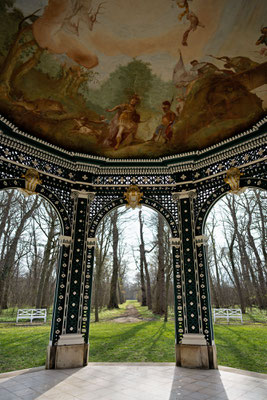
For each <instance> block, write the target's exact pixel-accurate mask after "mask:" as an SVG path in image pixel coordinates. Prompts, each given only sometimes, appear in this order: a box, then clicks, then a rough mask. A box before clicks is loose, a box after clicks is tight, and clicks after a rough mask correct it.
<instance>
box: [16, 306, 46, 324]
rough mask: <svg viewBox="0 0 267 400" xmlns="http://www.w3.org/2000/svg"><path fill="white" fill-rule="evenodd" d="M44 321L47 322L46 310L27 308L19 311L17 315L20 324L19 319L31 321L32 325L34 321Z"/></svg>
mask: <svg viewBox="0 0 267 400" xmlns="http://www.w3.org/2000/svg"><path fill="white" fill-rule="evenodd" d="M37 318H38V319H43V320H44V322H46V308H39V309H38V308H37V309H35V308H27V309H19V310H18V313H17V320H16V323H18V320H19V319H30V320H31V323H32V321H33V319H37Z"/></svg>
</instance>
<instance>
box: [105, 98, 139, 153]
mask: <svg viewBox="0 0 267 400" xmlns="http://www.w3.org/2000/svg"><path fill="white" fill-rule="evenodd" d="M139 103H140V97H139V96H138V95H136V94H135V95H133V96H132V98H131V100H130V102H129V103H126V104H119V105H117V106H115V107H113V108H112V109H108V110H107V111H108V112H114V111H117V113H116V115H115V116H114V117H113V119H112V120H111V122H110V125H109V135H108V137H107V138H106V140H105V141H104V144H108V145H112V146H113V145H114V144H115V146H114V150H118V148H119V146H120V144H121V142H122V140H123V139H125V138H126V137H128V136H129V135H132V139H134V137H135V135H136V132H137V128H138V123H139V122H140V115H139V114H138V113H137V111H136V107H137V105H138V104H139Z"/></svg>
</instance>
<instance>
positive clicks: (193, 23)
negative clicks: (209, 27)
mask: <svg viewBox="0 0 267 400" xmlns="http://www.w3.org/2000/svg"><path fill="white" fill-rule="evenodd" d="M188 1H189V0H182V1H181V0H177V1H176V4H177V7H178V8H184V9H185V10H184V11H183V12H182V13H181V14H179V15H178V19H179V21H181V20H182V19H183V17H184V16H186V19H187V20H188V21H189V22H190V26H189V28H188V29H187V30H186V31H185V32H184V34H183V39H182V45H183V46H188V44H187V40H188V36H189V33H190V32H191V31H192V32H194V31H195V30H196V29H197V27H198V26H200V27H201V28H205V25H203V24H202V23H201V22H200V21H199V19H198V17H197V15H196V14H195V13H194V12H193V11H190V9H189V5H188ZM190 1H192V0H190Z"/></svg>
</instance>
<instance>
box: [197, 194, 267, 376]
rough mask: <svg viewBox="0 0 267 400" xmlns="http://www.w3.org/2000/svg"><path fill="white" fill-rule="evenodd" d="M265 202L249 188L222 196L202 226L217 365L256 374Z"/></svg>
mask: <svg viewBox="0 0 267 400" xmlns="http://www.w3.org/2000/svg"><path fill="white" fill-rule="evenodd" d="M266 199H267V193H266V191H263V190H260V189H253V188H248V189H247V190H246V191H244V192H243V193H240V194H239V195H233V194H227V195H224V196H223V197H221V199H219V200H218V201H217V202H216V203H215V205H214V206H213V207H212V208H211V210H210V212H209V214H208V216H207V219H206V224H205V235H207V236H208V246H207V264H208V269H209V276H210V287H211V302H212V309H213V312H212V314H213V322H214V320H215V324H214V330H215V341H216V346H217V351H218V362H219V364H222V365H227V366H232V367H237V368H243V369H247V370H254V371H258V372H262V371H263V370H265V369H266V365H265V364H264V360H263V357H262V355H261V354H262V350H261V349H262V346H264V344H263V343H262V334H263V332H262V330H263V329H264V328H265V326H266V323H267V272H266V262H267V257H266V255H267V254H266V222H267V208H266V204H267V203H266ZM239 310H240V311H239ZM252 338H253V340H252Z"/></svg>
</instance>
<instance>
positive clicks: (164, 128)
mask: <svg viewBox="0 0 267 400" xmlns="http://www.w3.org/2000/svg"><path fill="white" fill-rule="evenodd" d="M162 110H163V112H164V114H163V116H162V119H161V124H160V125H159V126H158V127H157V128H156V130H155V133H154V135H153V137H152V139H151V140H153V141H154V142H158V141H159V139H160V138H161V137H163V138H164V142H165V143H167V142H169V141H170V140H171V138H172V126H173V123H174V121H175V119H176V114H175V113H174V112H173V111H171V103H170V102H169V101H168V100H166V101H163V103H162Z"/></svg>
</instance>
